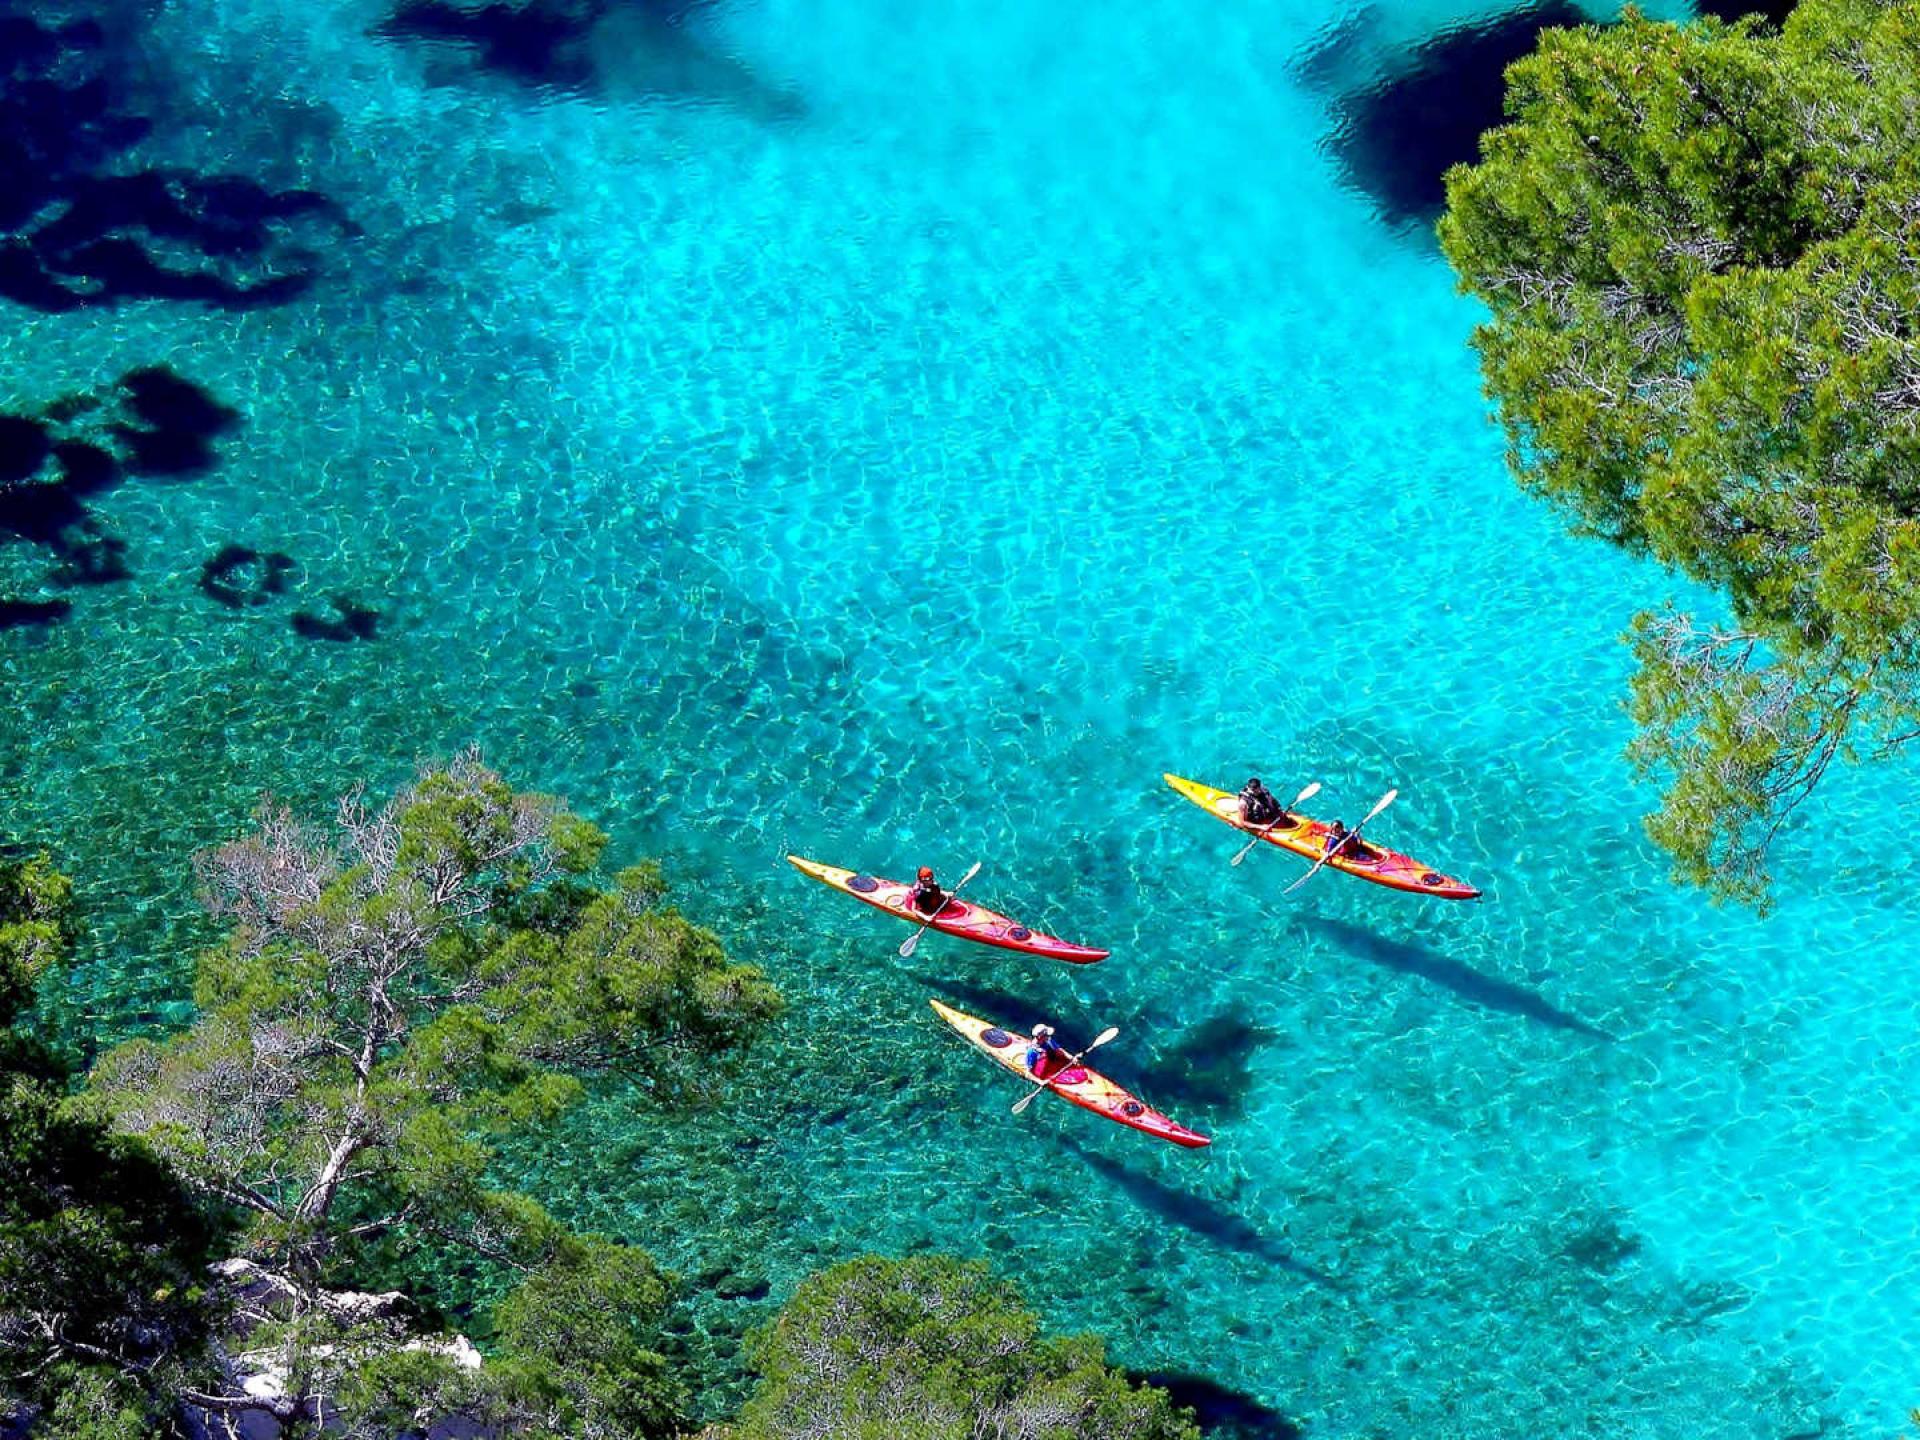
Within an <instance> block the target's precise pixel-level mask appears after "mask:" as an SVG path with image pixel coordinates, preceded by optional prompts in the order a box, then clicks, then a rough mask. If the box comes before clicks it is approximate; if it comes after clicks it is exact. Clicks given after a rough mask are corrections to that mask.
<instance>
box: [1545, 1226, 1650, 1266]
mask: <svg viewBox="0 0 1920 1440" xmlns="http://www.w3.org/2000/svg"><path fill="white" fill-rule="evenodd" d="M1644 1243H1645V1242H1643V1241H1642V1240H1641V1238H1640V1237H1639V1236H1638V1235H1632V1234H1629V1233H1628V1232H1626V1231H1624V1230H1622V1229H1621V1228H1620V1226H1619V1225H1618V1223H1616V1222H1615V1221H1614V1219H1613V1218H1612V1217H1611V1216H1608V1217H1606V1218H1605V1219H1602V1220H1600V1221H1598V1222H1596V1223H1595V1224H1592V1225H1589V1226H1588V1227H1587V1228H1585V1229H1584V1230H1582V1231H1580V1232H1579V1233H1578V1234H1577V1235H1575V1236H1574V1237H1573V1238H1572V1239H1570V1240H1569V1241H1567V1243H1566V1244H1565V1245H1563V1246H1562V1247H1561V1249H1560V1253H1561V1254H1563V1255H1565V1256H1566V1257H1567V1258H1568V1259H1569V1260H1571V1261H1573V1262H1574V1264H1576V1265H1582V1266H1585V1267H1586V1268H1587V1269H1589V1270H1597V1271H1601V1272H1603V1273H1604V1272H1605V1271H1608V1270H1612V1269H1615V1268H1616V1267H1618V1266H1619V1265H1620V1263H1621V1262H1622V1261H1624V1260H1629V1259H1631V1258H1632V1257H1633V1256H1635V1255H1638V1254H1639V1253H1640V1249H1641V1246H1642V1245H1643V1244H1644Z"/></svg>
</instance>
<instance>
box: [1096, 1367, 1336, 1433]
mask: <svg viewBox="0 0 1920 1440" xmlns="http://www.w3.org/2000/svg"><path fill="white" fill-rule="evenodd" d="M1133 1378H1134V1379H1135V1380H1137V1381H1139V1382H1141V1383H1142V1384H1145V1385H1158V1386H1159V1387H1160V1388H1161V1389H1162V1390H1164V1391H1166V1392H1167V1394H1168V1395H1170V1396H1172V1397H1173V1403H1174V1404H1176V1405H1184V1406H1186V1407H1187V1408H1188V1409H1190V1410H1192V1411H1193V1418H1194V1421H1195V1423H1196V1424H1198V1425H1199V1427H1200V1432H1201V1434H1203V1435H1205V1436H1206V1437H1207V1440H1300V1437H1301V1436H1302V1435H1304V1434H1305V1433H1306V1432H1305V1431H1303V1430H1302V1429H1301V1428H1300V1427H1299V1426H1298V1425H1296V1424H1294V1423H1293V1421H1291V1420H1289V1419H1288V1418H1287V1417H1286V1416H1285V1415H1282V1414H1281V1413H1280V1412H1279V1411H1278V1410H1276V1409H1274V1408H1273V1407H1272V1406H1271V1405H1267V1404H1264V1403H1263V1402H1261V1401H1259V1400H1256V1399H1254V1398H1253V1397H1252V1396H1251V1395H1249V1394H1247V1393H1246V1392H1245V1391H1242V1390H1234V1389H1232V1388H1230V1387H1228V1386H1226V1385H1222V1384H1221V1383H1220V1382H1219V1381H1217V1380H1209V1379H1207V1377H1206V1376H1204V1375H1189V1374H1187V1373H1186V1372H1185V1371H1180V1370H1150V1371H1147V1372H1146V1373H1145V1374H1136V1375H1134V1376H1133Z"/></svg>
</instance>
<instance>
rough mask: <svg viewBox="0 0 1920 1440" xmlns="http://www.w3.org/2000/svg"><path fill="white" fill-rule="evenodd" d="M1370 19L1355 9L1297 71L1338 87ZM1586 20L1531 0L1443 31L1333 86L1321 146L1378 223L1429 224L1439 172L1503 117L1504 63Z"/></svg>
mask: <svg viewBox="0 0 1920 1440" xmlns="http://www.w3.org/2000/svg"><path fill="white" fill-rule="evenodd" d="M1377 23H1378V12H1377V11H1374V10H1370V9H1369V10H1362V11H1361V12H1360V13H1359V14H1358V15H1356V16H1355V17H1354V18H1353V19H1352V20H1351V21H1349V22H1347V24H1345V25H1342V26H1340V27H1337V28H1335V29H1334V30H1333V31H1332V32H1330V33H1329V34H1328V35H1326V36H1325V37H1323V38H1322V40H1321V41H1320V42H1319V43H1318V44H1317V45H1316V46H1315V47H1314V49H1313V50H1311V51H1309V52H1308V53H1307V54H1306V55H1304V56H1303V57H1302V58H1301V59H1300V60H1299V62H1298V63H1297V65H1296V71H1297V73H1298V74H1299V75H1300V76H1301V77H1302V78H1303V79H1304V80H1305V81H1306V82H1307V83H1309V84H1313V83H1316V82H1318V83H1319V84H1320V85H1321V86H1322V87H1323V88H1325V87H1327V86H1331V85H1335V84H1337V83H1338V81H1337V80H1336V78H1335V77H1337V76H1338V75H1339V74H1340V73H1341V71H1342V70H1343V69H1344V68H1346V66H1345V63H1344V62H1345V60H1346V58H1347V57H1348V56H1349V55H1351V54H1355V53H1359V52H1361V51H1364V50H1365V48H1366V43H1365V38H1364V32H1365V30H1366V29H1367V28H1368V27H1370V26H1372V25H1375V24H1377ZM1586 23H1588V17H1587V15H1586V13H1585V12H1584V11H1582V10H1580V9H1579V8H1578V7H1577V6H1575V5H1573V4H1571V3H1569V0H1534V3H1531V4H1526V5H1521V6H1519V7H1517V8H1515V9H1512V10H1509V11H1506V12H1505V13H1503V14H1500V15H1498V16H1495V17H1493V18H1491V19H1486V20H1481V21H1478V22H1475V23H1472V24H1466V25H1460V26H1456V27H1453V28H1450V29H1446V30H1442V31H1441V32H1440V33H1438V34H1437V35H1434V36H1433V37H1431V38H1430V39H1428V40H1426V41H1424V42H1423V43H1421V44H1420V45H1418V46H1417V47H1415V48H1414V49H1412V50H1411V51H1410V52H1403V53H1399V54H1395V55H1392V56H1391V57H1389V58H1388V59H1387V60H1386V61H1385V64H1384V73H1381V74H1376V75H1374V76H1373V77H1372V78H1370V79H1367V80H1365V81H1363V82H1358V83H1356V86H1355V88H1352V89H1343V90H1337V91H1335V93H1334V94H1333V98H1332V100H1331V101H1330V103H1329V110H1330V113H1331V116H1332V119H1333V133H1332V135H1331V136H1330V137H1329V138H1328V140H1327V142H1326V143H1327V147H1328V149H1329V150H1330V151H1331V152H1332V154H1333V156H1334V158H1335V159H1337V160H1338V161H1339V162H1340V165H1341V168H1342V169H1343V170H1344V171H1345V172H1346V174H1347V176H1348V178H1349V179H1350V180H1351V182H1352V183H1353V184H1354V185H1355V186H1357V187H1358V188H1359V189H1360V190H1362V191H1364V192H1365V193H1366V194H1367V195H1369V196H1371V197H1372V198H1373V200H1374V202H1375V204H1377V205H1378V206H1379V208H1380V213H1381V216H1382V218H1383V219H1384V220H1385V221H1386V222H1387V224H1389V225H1391V226H1394V227H1396V228H1398V227H1401V226H1407V225H1419V226H1431V225H1432V224H1433V222H1434V221H1435V220H1437V219H1438V218H1439V216H1440V212H1441V210H1442V209H1443V208H1444V206H1445V204H1446V187H1445V185H1444V184H1443V183H1442V181H1443V177H1444V176H1445V175H1446V172H1447V170H1448V169H1449V168H1450V167H1451V166H1454V165H1458V164H1461V163H1463V162H1471V161H1474V160H1477V159H1478V158H1479V155H1480V136H1481V134H1482V133H1483V132H1484V131H1486V130H1489V129H1491V128H1493V127H1494V126H1496V125H1498V124H1500V123H1501V121H1502V119H1503V118H1504V114H1503V106H1504V104H1505V100H1506V69H1507V66H1509V65H1511V64H1512V63H1513V62H1514V61H1515V60H1518V59H1520V58H1521V57H1522V56H1524V55H1529V54H1531V53H1532V52H1533V50H1534V48H1535V45H1536V43H1537V41H1538V39H1539V35H1540V32H1541V31H1542V30H1544V29H1547V28H1548V27H1550V26H1556V25H1582V24H1586Z"/></svg>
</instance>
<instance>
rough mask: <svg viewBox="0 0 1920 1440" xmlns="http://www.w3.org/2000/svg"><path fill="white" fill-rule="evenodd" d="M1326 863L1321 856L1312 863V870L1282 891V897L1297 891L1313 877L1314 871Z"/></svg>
mask: <svg viewBox="0 0 1920 1440" xmlns="http://www.w3.org/2000/svg"><path fill="white" fill-rule="evenodd" d="M1326 863H1327V861H1326V857H1325V856H1322V857H1321V858H1320V859H1318V860H1316V861H1314V862H1313V869H1311V870H1309V871H1307V873H1306V874H1304V875H1302V876H1301V877H1300V878H1299V879H1298V880H1296V881H1294V882H1293V883H1292V884H1291V885H1289V886H1287V888H1286V889H1284V890H1282V891H1281V892H1280V893H1281V894H1282V895H1291V894H1292V893H1293V892H1294V891H1296V890H1298V889H1299V888H1300V887H1301V886H1302V885H1304V884H1306V883H1307V881H1309V880H1311V879H1312V878H1313V877H1314V873H1315V871H1317V870H1319V868H1320V867H1321V866H1322V865H1324V864H1326Z"/></svg>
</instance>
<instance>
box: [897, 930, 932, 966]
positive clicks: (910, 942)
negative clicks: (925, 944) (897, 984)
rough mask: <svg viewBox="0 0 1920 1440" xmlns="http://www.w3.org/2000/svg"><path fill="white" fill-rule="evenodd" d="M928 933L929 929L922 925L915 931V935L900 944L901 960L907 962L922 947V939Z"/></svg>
mask: <svg viewBox="0 0 1920 1440" xmlns="http://www.w3.org/2000/svg"><path fill="white" fill-rule="evenodd" d="M926 933H927V927H926V926H924V925H922V926H921V927H920V928H919V929H918V930H916V931H914V932H913V934H911V935H909V936H907V938H906V939H904V940H902V941H901V942H900V958H901V959H902V960H905V959H906V958H907V957H908V956H910V955H912V954H913V952H914V951H915V950H916V949H917V948H918V947H919V945H920V937H921V936H922V935H924V934H926Z"/></svg>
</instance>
